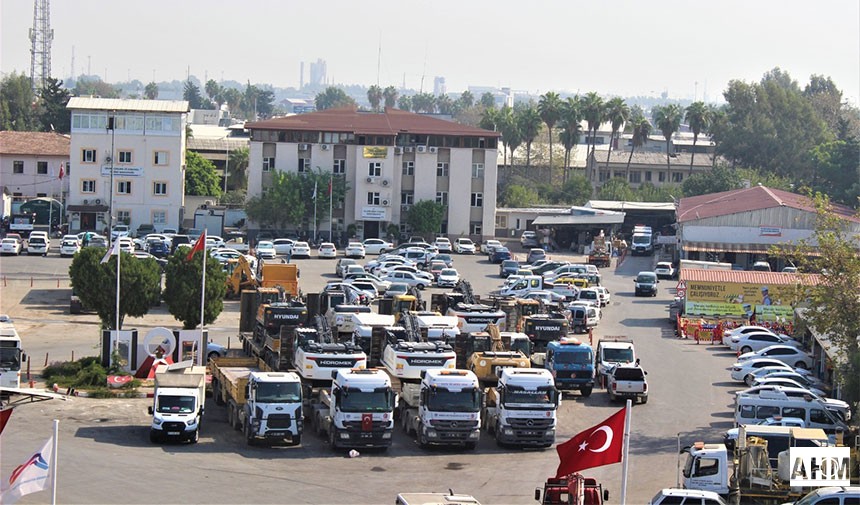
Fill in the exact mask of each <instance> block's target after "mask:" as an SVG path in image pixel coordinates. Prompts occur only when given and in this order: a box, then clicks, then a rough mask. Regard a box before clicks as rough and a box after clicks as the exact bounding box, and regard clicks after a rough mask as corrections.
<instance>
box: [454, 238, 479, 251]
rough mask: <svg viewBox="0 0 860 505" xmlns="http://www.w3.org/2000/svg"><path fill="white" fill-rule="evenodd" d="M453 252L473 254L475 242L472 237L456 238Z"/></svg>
mask: <svg viewBox="0 0 860 505" xmlns="http://www.w3.org/2000/svg"><path fill="white" fill-rule="evenodd" d="M454 252H455V253H457V254H475V243H474V242H472V239H468V238H458V239H457V240H456V241H455V242H454Z"/></svg>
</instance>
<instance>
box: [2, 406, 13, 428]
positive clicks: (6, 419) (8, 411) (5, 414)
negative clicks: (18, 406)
mask: <svg viewBox="0 0 860 505" xmlns="http://www.w3.org/2000/svg"><path fill="white" fill-rule="evenodd" d="M11 415H12V409H6V410H0V433H3V428H5V427H6V423H7V422H9V416H11Z"/></svg>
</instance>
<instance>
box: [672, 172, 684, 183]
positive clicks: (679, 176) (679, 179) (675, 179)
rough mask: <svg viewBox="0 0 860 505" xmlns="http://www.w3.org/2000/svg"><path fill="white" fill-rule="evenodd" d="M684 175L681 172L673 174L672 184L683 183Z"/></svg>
mask: <svg viewBox="0 0 860 505" xmlns="http://www.w3.org/2000/svg"><path fill="white" fill-rule="evenodd" d="M683 181H684V174H682V173H681V172H672V182H683Z"/></svg>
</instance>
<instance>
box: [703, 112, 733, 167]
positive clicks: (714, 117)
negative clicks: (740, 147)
mask: <svg viewBox="0 0 860 505" xmlns="http://www.w3.org/2000/svg"><path fill="white" fill-rule="evenodd" d="M708 115H709V116H710V121H709V122H708V128H707V130H706V131H707V132H708V134H709V135H710V136H711V141H712V142H713V143H714V155H712V156H711V167H712V168H713V167H716V166H717V158H718V156H717V153H719V152H720V149H721V147H720V142H721V141H722V139H723V138H725V136H726V130H727V129H728V116H727V115H726V106H725V105H722V106H717V105H714V104H710V105H708Z"/></svg>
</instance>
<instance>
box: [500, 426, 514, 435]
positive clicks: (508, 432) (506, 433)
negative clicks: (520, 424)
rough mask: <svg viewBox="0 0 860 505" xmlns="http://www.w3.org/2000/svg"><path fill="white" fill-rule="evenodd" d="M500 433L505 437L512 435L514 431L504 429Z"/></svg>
mask: <svg viewBox="0 0 860 505" xmlns="http://www.w3.org/2000/svg"><path fill="white" fill-rule="evenodd" d="M502 433H504V434H505V435H513V434H514V430H513V429H512V428H505V429H503V430H502Z"/></svg>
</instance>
